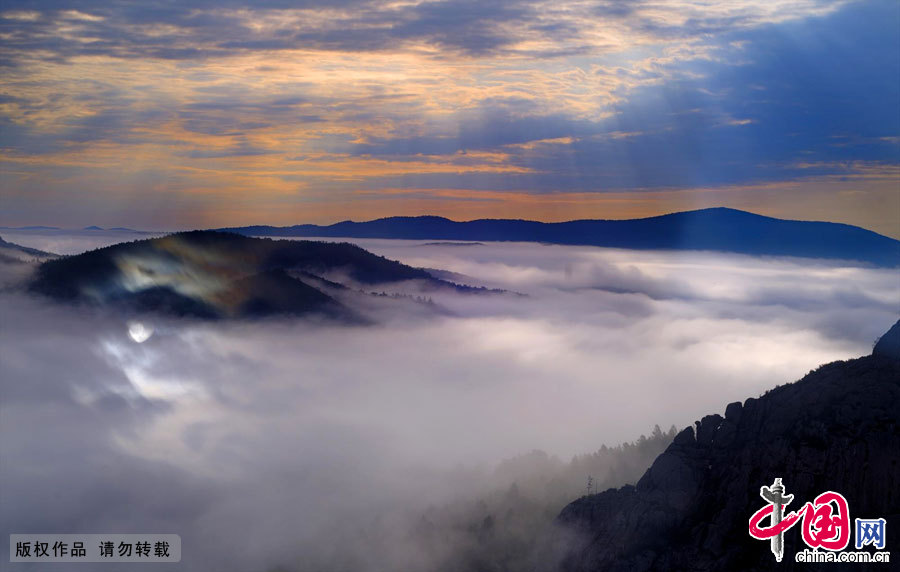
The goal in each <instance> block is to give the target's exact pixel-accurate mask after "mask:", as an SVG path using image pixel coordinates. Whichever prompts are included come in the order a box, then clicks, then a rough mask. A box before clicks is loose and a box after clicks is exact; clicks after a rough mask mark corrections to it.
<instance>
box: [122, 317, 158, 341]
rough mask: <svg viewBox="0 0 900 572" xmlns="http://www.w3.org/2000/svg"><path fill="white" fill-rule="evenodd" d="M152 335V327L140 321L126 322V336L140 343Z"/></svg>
mask: <svg viewBox="0 0 900 572" xmlns="http://www.w3.org/2000/svg"><path fill="white" fill-rule="evenodd" d="M152 335H153V328H152V327H150V326H146V325H144V324H143V323H141V322H128V336H129V337H130V338H131V339H132V340H134V341H135V342H137V343H139V344H142V343H144V342H146V341H147V340H149V339H150V336H152Z"/></svg>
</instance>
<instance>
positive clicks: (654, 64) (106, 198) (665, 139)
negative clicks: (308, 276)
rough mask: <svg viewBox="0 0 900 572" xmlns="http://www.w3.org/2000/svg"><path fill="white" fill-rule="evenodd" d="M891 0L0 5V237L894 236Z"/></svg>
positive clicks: (897, 126)
mask: <svg viewBox="0 0 900 572" xmlns="http://www.w3.org/2000/svg"><path fill="white" fill-rule="evenodd" d="M898 19H900V5H898V4H897V3H896V2H894V1H893V0H874V1H871V2H861V1H853V0H772V1H765V2H762V1H758V2H756V1H749V0H739V1H734V2H727V3H723V2H715V1H710V0H655V1H647V0H627V1H612V0H594V1H585V0H561V1H553V2H550V1H546V0H510V1H508V2H484V1H479V0H438V1H428V0H426V1H417V0H331V1H324V0H306V1H303V2H295V1H285V0H261V1H258V2H253V3H247V2H244V1H242V0H217V1H215V2H211V1H208V0H200V1H195V2H155V3H149V2H144V1H138V0H104V1H102V2H100V1H96V0H72V1H63V0H50V1H45V2H42V1H32V0H5V1H4V2H3V4H2V8H0V66H2V74H0V78H2V79H0V169H2V174H0V177H2V178H0V193H2V200H3V207H4V208H3V213H2V215H0V224H2V225H9V226H19V225H29V224H49V225H57V226H65V227H80V226H85V225H89V224H98V225H102V226H131V227H138V228H143V229H177V228H187V227H211V226H212V227H214V226H225V225H238V224H250V223H269V224H294V223H300V222H318V223H327V222H335V221H338V220H343V219H347V218H354V219H357V220H360V219H369V218H375V217H378V216H386V215H396V214H406V215H414V214H426V213H427V214H439V215H444V216H449V217H452V218H456V219H470V218H477V217H523V218H533V219H542V220H564V219H572V218H588V217H593V218H597V217H609V218H622V217H633V216H642V215H652V214H658V213H661V212H670V211H675V210H684V209H689V208H699V207H706V206H717V205H724V206H732V207H736V208H744V209H748V210H753V211H755V212H759V213H762V214H769V215H774V216H783V217H792V218H800V219H818V220H834V221H841V222H848V223H851V224H858V225H861V226H864V227H866V228H870V229H873V230H876V231H878V232H881V233H884V234H888V235H892V236H900V220H898V219H900V215H898V212H900V197H898V193H897V192H896V188H897V184H898V180H900V112H898V101H900V49H898V48H900V25H898V22H900V20H898Z"/></svg>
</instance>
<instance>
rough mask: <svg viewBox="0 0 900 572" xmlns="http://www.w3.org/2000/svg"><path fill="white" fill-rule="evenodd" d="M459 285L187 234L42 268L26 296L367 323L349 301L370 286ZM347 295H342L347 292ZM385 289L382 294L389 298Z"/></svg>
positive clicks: (345, 257) (380, 262) (323, 248)
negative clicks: (328, 318)
mask: <svg viewBox="0 0 900 572" xmlns="http://www.w3.org/2000/svg"><path fill="white" fill-rule="evenodd" d="M410 282H413V283H415V284H417V285H419V286H420V289H421V290H424V291H426V292H427V291H428V290H429V289H431V290H434V289H439V288H447V289H453V290H454V291H458V292H466V293H469V292H482V291H486V290H484V289H479V288H474V287H467V286H461V285H458V284H454V283H451V282H447V281H444V280H441V279H439V278H436V277H434V276H432V274H431V273H429V272H428V271H426V270H424V269H421V268H413V267H411V266H407V265H405V264H402V263H400V262H397V261H394V260H389V259H387V258H385V257H383V256H378V255H375V254H372V253H371V252H368V251H366V250H364V249H362V248H360V247H359V246H356V245H354V244H350V243H334V242H317V241H307V240H272V239H270V238H252V237H247V236H242V235H238V234H232V233H226V232H218V231H189V232H182V233H175V234H170V235H167V236H163V237H159V238H151V239H144V240H135V241H131V242H121V243H117V244H114V245H110V246H106V247H103V248H98V249H95V250H91V251H88V252H85V253H82V254H78V255H74V256H67V257H61V258H58V259H54V260H50V261H47V262H44V263H43V264H41V265H40V266H38V267H37V269H36V271H35V275H34V277H33V279H32V280H31V281H30V283H29V284H28V286H27V289H28V290H29V291H30V292H32V293H36V294H41V295H45V296H48V297H50V298H53V299H56V300H58V301H64V302H78V303H88V304H94V305H116V306H118V307H122V308H124V309H127V310H130V311H136V312H147V311H157V312H161V313H164V314H170V315H176V316H186V317H195V318H209V319H215V318H251V317H264V316H271V315H283V314H286V315H299V314H321V315H325V316H327V317H337V318H341V319H346V320H348V321H356V322H360V321H365V320H363V319H362V318H361V317H360V316H359V315H357V314H356V312H354V311H353V310H352V309H351V308H350V307H348V306H347V305H346V304H345V303H344V302H342V301H341V300H338V298H339V297H340V298H342V299H345V301H346V300H349V299H350V298H352V297H353V296H357V297H358V296H359V295H365V294H367V292H365V291H364V289H365V288H366V287H370V286H376V285H378V286H379V288H381V287H382V286H383V285H384V284H389V283H410ZM348 285H349V286H350V287H345V286H348ZM382 291H383V290H382Z"/></svg>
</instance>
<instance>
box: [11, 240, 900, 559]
mask: <svg viewBox="0 0 900 572" xmlns="http://www.w3.org/2000/svg"><path fill="white" fill-rule="evenodd" d="M116 237H117V239H118V240H121V239H122V235H121V234H117V235H116ZM15 238H16V240H17V241H19V242H23V243H26V244H28V245H30V246H33V247H39V248H41V247H43V248H47V247H48V246H50V245H60V244H62V243H60V242H59V237H58V236H56V235H48V236H46V237H41V236H40V235H38V234H24V233H23V234H22V235H21V236H17V237H15ZM94 240H95V241H97V242H96V243H95V244H94V245H89V244H86V243H81V244H80V247H85V248H87V247H91V246H96V245H98V244H101V243H102V240H104V239H103V238H102V237H97V236H96V235H95V238H94ZM358 242H359V243H360V245H361V246H364V247H365V248H367V249H369V250H371V251H372V252H376V253H378V254H382V255H385V256H388V257H390V258H395V259H399V260H402V261H404V262H406V263H409V264H414V265H417V266H425V267H430V268H443V269H446V270H449V271H452V272H456V273H459V274H461V275H464V276H466V277H468V279H469V280H471V281H472V282H473V283H479V284H485V285H488V286H494V287H501V288H505V289H508V290H511V291H513V292H519V293H522V294H526V296H519V295H515V294H506V295H500V296H498V295H461V294H458V293H455V292H435V293H433V294H432V295H433V297H434V301H435V303H436V304H438V306H439V307H440V308H441V309H442V311H439V312H437V313H434V314H429V315H422V313H421V312H420V311H419V309H417V307H414V306H415V305H414V304H413V303H412V302H411V301H406V302H404V301H402V300H400V301H396V305H394V306H392V307H390V308H387V307H385V309H387V310H389V311H384V312H383V313H382V314H381V315H380V317H379V319H378V321H377V324H375V325H371V326H351V325H338V324H322V323H320V322H311V321H307V320H304V319H293V320H269V321H261V322H252V321H231V322H204V321H186V320H175V319H166V318H164V317H160V316H154V315H144V316H140V317H134V316H132V317H125V316H123V315H122V314H121V312H117V311H115V310H114V309H109V310H104V309H102V308H101V309H98V308H87V307H83V306H82V307H79V306H73V305H66V304H56V303H50V302H48V301H46V300H42V299H38V298H35V297H30V296H26V295H24V294H22V293H19V292H15V291H13V290H11V289H9V288H6V287H3V288H0V315H2V316H3V317H4V323H9V324H16V325H17V326H16V327H15V328H0V363H2V364H3V375H0V395H2V399H0V458H2V462H0V481H2V483H3V491H4V492H7V493H10V492H12V493H13V494H3V495H0V532H2V533H3V534H4V535H5V534H9V533H20V534H28V533H46V532H53V531H62V532H67V533H76V532H91V533H103V532H111V531H117V532H130V533H145V532H151V531H156V532H166V533H177V534H180V535H181V537H182V542H183V554H184V555H185V559H184V561H183V562H182V564H181V565H180V566H179V567H178V570H184V571H194V570H213V569H214V570H218V571H223V572H227V571H231V570H241V571H244V572H256V571H259V572H273V571H274V570H311V569H323V570H338V569H340V570H361V571H364V572H365V571H369V570H372V571H375V570H410V571H414V570H422V571H426V570H428V571H431V570H436V569H439V567H438V566H437V565H436V562H437V561H439V560H440V559H448V560H447V561H449V562H453V559H454V558H457V559H462V558H463V557H464V556H465V552H464V551H463V550H461V549H460V547H461V546H462V545H460V544H457V543H456V540H455V538H456V537H455V536H454V534H456V533H454V531H453V530H452V529H445V528H440V529H439V535H438V538H441V539H442V540H441V541H440V543H439V544H440V546H441V547H442V548H443V550H444V551H445V552H443V553H438V554H434V553H429V552H428V551H427V550H423V546H422V545H420V544H418V541H417V540H416V539H417V537H416V536H415V535H412V534H411V533H410V531H411V530H421V518H422V515H423V514H424V513H425V512H426V511H428V510H429V507H444V506H447V505H451V506H455V507H463V506H469V505H470V504H471V505H475V504H476V503H477V502H478V500H479V499H480V498H483V495H485V494H486V492H487V491H489V490H490V488H489V486H488V485H489V484H490V483H492V482H493V481H492V478H493V477H491V475H493V474H494V473H493V472H492V471H493V470H494V468H495V467H496V466H497V463H499V462H500V461H501V460H503V459H509V458H512V457H516V456H518V455H522V454H526V453H528V452H530V451H532V450H534V449H539V450H542V451H545V452H546V453H548V454H549V455H553V456H558V457H559V458H560V459H562V460H563V461H564V462H567V461H568V460H569V459H570V458H571V456H572V455H574V454H584V453H591V452H594V451H596V450H597V449H599V448H600V446H601V445H603V444H607V445H615V444H618V443H620V442H624V441H628V442H630V441H633V440H635V439H637V438H638V436H639V435H641V434H649V433H650V431H651V430H652V428H653V426H654V424H659V425H660V426H662V427H663V428H667V427H669V425H670V424H674V425H675V426H676V427H677V428H678V429H679V430H680V429H682V428H684V427H686V426H689V425H691V424H692V423H693V422H694V421H695V420H697V419H700V418H701V417H703V416H705V415H708V414H712V413H718V414H720V415H721V414H723V413H724V410H725V407H726V404H728V403H730V402H734V401H743V400H745V399H747V398H749V397H757V396H759V395H760V394H762V393H763V392H764V391H766V390H768V389H771V388H772V387H775V386H776V385H780V384H784V383H788V382H790V381H793V380H796V379H799V378H800V377H801V376H803V375H804V374H805V373H807V372H808V371H810V370H811V369H814V368H816V367H817V366H818V365H820V364H822V363H826V362H830V361H833V360H837V359H849V358H853V357H857V356H861V355H865V354H868V353H870V352H871V348H872V343H873V341H874V340H875V339H876V338H877V337H878V336H879V335H881V334H882V333H884V332H885V331H886V330H887V329H888V328H889V327H890V325H891V324H892V322H893V321H894V320H895V319H896V308H897V307H898V305H900V290H898V285H897V276H896V272H895V270H893V269H876V268H869V267H862V266H853V265H848V264H846V263H841V262H834V261H822V260H810V259H789V258H773V257H751V256H741V255H728V254H715V253H700V252H693V253H683V252H682V253H678V252H653V251H641V252H633V251H623V250H615V249H602V248H593V247H574V246H558V245H536V244H517V243H493V244H480V245H478V244H476V245H472V246H459V245H454V244H450V245H439V244H437V245H436V244H423V243H422V242H416V241H379V240H363V241H358ZM72 248H73V249H72V250H68V251H67V252H70V253H74V252H76V251H77V250H75V249H74V248H75V245H74V243H73V245H72ZM18 266H19V265H16V264H9V263H5V262H3V261H0V272H6V271H17V269H18ZM0 278H4V279H6V278H8V276H6V275H4V274H0ZM0 282H3V281H2V280H0ZM4 286H5V284H4ZM387 302H388V301H385V303H387ZM134 320H140V324H141V325H140V326H137V325H136V324H135V323H134ZM586 478H587V475H584V479H586ZM511 484H512V483H511V482H510V481H509V480H507V481H502V482H498V485H500V486H502V488H501V489H500V490H502V491H504V492H505V491H506V490H507V489H508V488H509V487H510V486H511ZM564 492H566V491H564ZM570 495H571V496H569V497H566V500H565V501H564V502H568V500H571V498H574V496H576V495H577V491H576V492H570ZM564 502H563V504H564ZM561 508H562V504H560V505H553V506H549V507H548V510H550V511H551V514H556V511H558V510H559V509H561ZM481 518H483V516H480V517H478V519H477V520H476V521H475V522H480V521H481ZM7 546H8V544H5V543H4V544H0V557H2V558H3V559H4V561H5V559H6V558H7V557H6V554H5V550H7ZM436 559H437V560H436ZM440 561H444V560H440ZM338 563H340V564H341V565H338ZM279 565H281V566H284V567H283V568H277V566H279ZM55 566H58V565H53V564H50V565H47V566H46V567H44V568H46V569H48V570H50V569H51V568H54V567H55ZM145 566H150V565H149V564H146V565H145V564H142V565H140V566H139V568H141V569H142V570H143V569H144V567H145ZM163 568H166V567H165V566H162V567H161V568H160V569H163ZM35 569H42V568H35ZM447 569H457V570H458V569H468V568H467V567H466V566H464V565H460V566H457V567H448V568H447Z"/></svg>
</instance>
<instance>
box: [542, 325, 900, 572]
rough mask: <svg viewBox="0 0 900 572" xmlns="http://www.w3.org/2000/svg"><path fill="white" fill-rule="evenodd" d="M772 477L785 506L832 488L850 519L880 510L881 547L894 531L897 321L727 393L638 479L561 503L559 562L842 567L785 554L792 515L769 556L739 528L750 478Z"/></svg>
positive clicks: (899, 500)
mask: <svg viewBox="0 0 900 572" xmlns="http://www.w3.org/2000/svg"><path fill="white" fill-rule="evenodd" d="M776 477H777V478H781V479H782V481H783V484H784V486H785V488H786V494H793V495H794V501H793V503H792V504H790V505H789V506H788V507H787V508H786V511H785V512H790V511H794V510H798V509H800V508H801V507H802V506H803V505H804V504H805V503H806V502H807V501H810V502H812V501H813V500H814V499H815V497H816V496H817V495H819V494H820V493H823V492H825V491H829V490H830V491H836V492H839V493H841V494H843V495H844V496H845V497H846V498H847V501H848V504H849V511H850V515H849V516H850V518H851V521H850V522H851V524H850V526H851V527H852V526H853V524H852V523H853V520H852V519H854V518H872V519H877V518H885V519H886V520H887V531H888V533H887V541H888V546H890V545H891V544H890V543H891V539H892V538H893V540H894V542H896V531H898V530H900V322H898V323H897V324H895V325H894V326H893V328H891V330H890V331H889V332H888V333H887V334H885V335H884V336H882V338H881V339H880V340H879V341H878V343H877V345H876V346H875V349H874V351H873V353H872V355H869V356H866V357H862V358H859V359H853V360H849V361H839V362H834V363H831V364H828V365H824V366H821V367H819V368H818V369H817V370H815V371H813V372H810V373H809V374H808V375H806V376H805V377H804V378H803V379H801V380H800V381H797V382H796V383H791V384H788V385H784V386H781V387H777V388H775V389H773V390H771V391H769V392H767V393H766V394H765V395H763V396H762V397H760V398H758V399H754V398H751V399H748V400H746V401H745V402H744V403H743V405H742V404H741V403H739V402H738V403H732V404H730V405H728V407H727V408H726V410H725V416H724V418H723V417H722V416H720V415H708V416H706V417H704V418H703V419H701V420H700V421H698V422H697V423H696V428H694V427H689V428H687V429H685V430H684V431H682V432H681V433H679V434H678V435H677V436H676V437H675V439H674V441H673V442H672V444H671V445H670V446H669V447H668V449H666V451H665V452H664V453H663V454H662V455H660V456H659V457H657V458H656V460H655V461H654V462H653V465H652V466H651V467H650V469H649V470H647V472H646V473H645V474H644V476H643V477H642V478H641V479H640V481H638V483H637V486H626V487H623V488H620V489H610V490H608V491H606V492H603V493H600V494H596V495H590V496H585V497H582V498H580V499H579V500H576V501H575V502H573V503H571V504H570V505H568V506H567V507H566V508H565V509H564V510H563V511H562V513H561V514H560V515H559V517H558V519H557V520H558V522H559V523H560V525H561V526H562V527H563V528H564V529H566V530H568V531H570V532H574V533H576V534H577V535H578V540H577V541H575V542H574V544H568V543H564V544H562V550H561V551H562V552H563V554H564V558H563V560H562V562H563V564H562V566H561V569H562V570H564V571H566V572H587V571H594V570H604V571H609V572H618V571H629V572H631V571H634V572H642V571H650V570H653V571H662V572H665V571H680V570H695V571H719V570H721V571H731V570H748V571H763V570H776V569H777V570H834V569H838V570H841V569H844V568H842V567H841V565H836V564H822V565H816V564H810V563H796V562H795V561H794V555H795V554H796V553H797V552H798V551H800V550H803V549H804V548H805V547H806V545H805V544H804V543H803V541H802V540H801V530H800V529H801V528H802V524H803V523H802V519H801V522H800V523H798V524H797V525H796V526H795V527H794V528H792V529H791V530H789V531H788V532H786V533H785V535H784V559H783V561H782V562H781V563H779V564H777V565H776V561H775V558H774V556H773V554H772V552H771V551H770V548H769V546H770V545H769V541H760V540H756V539H754V538H752V537H751V536H750V535H749V528H748V521H749V519H750V516H751V515H753V514H754V513H755V512H756V511H757V510H758V509H760V508H762V507H763V506H764V505H765V504H766V502H765V501H764V500H763V499H762V498H761V497H760V487H761V486H764V485H765V486H769V485H771V484H772V482H773V481H774V479H775V478H776ZM768 525H769V523H768V521H766V522H764V523H763V524H762V526H764V527H765V526H768ZM890 531H894V532H893V533H892V532H890ZM852 533H853V531H852V530H851V534H852ZM891 534H894V535H895V536H891ZM849 549H850V550H853V539H852V538H851V543H850V547H849ZM867 550H869V551H871V550H872V547H868V548H867ZM846 566H847V569H851V570H861V569H868V568H865V566H860V565H859V564H848V565H846ZM875 567H878V568H881V567H882V566H881V565H876V566H875ZM883 567H884V569H885V570H886V569H887V568H888V567H887V566H883ZM873 569H874V568H873Z"/></svg>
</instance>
